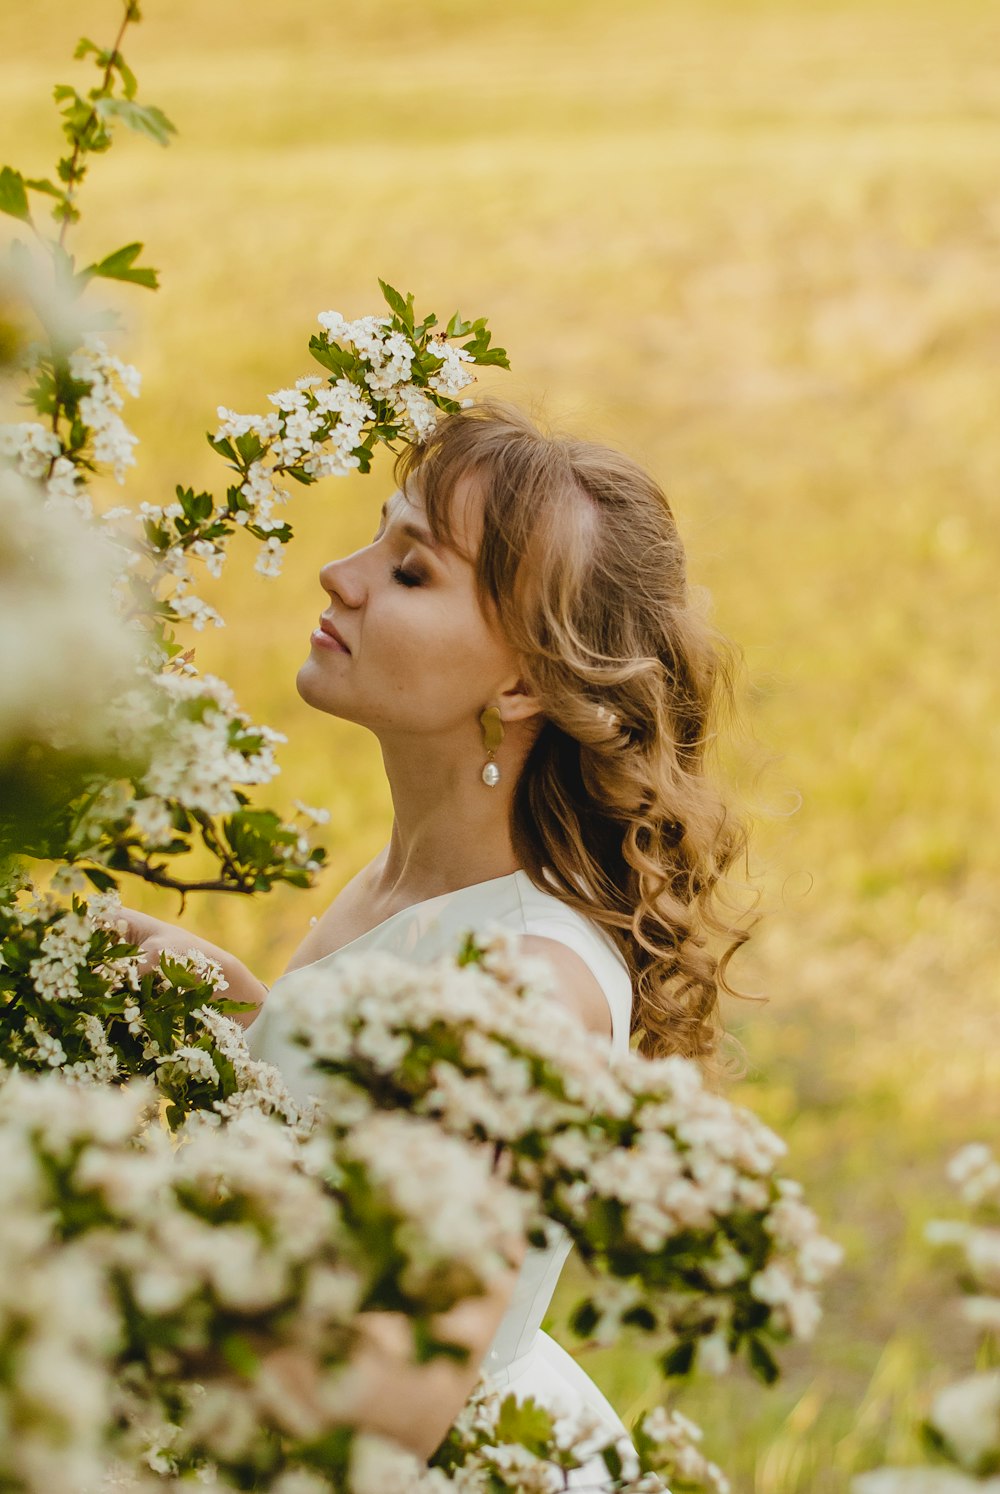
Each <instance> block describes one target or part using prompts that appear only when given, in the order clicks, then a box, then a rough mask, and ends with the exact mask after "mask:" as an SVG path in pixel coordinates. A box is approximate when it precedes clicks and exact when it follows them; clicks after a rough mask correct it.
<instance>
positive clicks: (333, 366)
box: [309, 337, 358, 374]
mask: <svg viewBox="0 0 1000 1494" xmlns="http://www.w3.org/2000/svg"><path fill="white" fill-rule="evenodd" d="M309 351H310V353H312V355H313V357H314V358H315V359H316V362H317V363H319V364H321V365H322V367H323V368H327V369H329V370H330V372H331V373H335V374H342V373H349V372H351V371H352V370H353V369H354V367H355V365H356V364H357V361H358V360H357V357H356V356H355V354H354V353H351V352H349V351H348V350H347V349H346V348H339V347H337V345H336V343H332V342H327V341H326V340H325V338H322V337H310V339H309Z"/></svg>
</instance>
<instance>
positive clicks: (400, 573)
mask: <svg viewBox="0 0 1000 1494" xmlns="http://www.w3.org/2000/svg"><path fill="white" fill-rule="evenodd" d="M392 574H393V577H394V578H395V580H397V581H398V582H399V584H400V586H420V585H421V584H422V581H423V578H422V577H421V576H414V575H413V574H412V572H411V571H404V569H403V567H402V566H401V565H394V566H393V568H392Z"/></svg>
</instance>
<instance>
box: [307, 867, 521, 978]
mask: <svg viewBox="0 0 1000 1494" xmlns="http://www.w3.org/2000/svg"><path fill="white" fill-rule="evenodd" d="M524 876H527V872H526V871H525V870H524V868H523V867H521V866H519V867H518V868H517V870H516V871H512V872H505V873H504V875H503V876H502V877H487V879H486V881H485V882H469V883H467V884H466V886H465V887H453V888H452V889H451V891H450V892H437V893H435V894H434V896H433V897H424V898H421V899H420V901H419V902H416V903H408V904H407V905H406V907H405V908H397V909H396V912H395V913H390V914H389V916H388V918H383V919H382V921H381V923H376V924H374V925H373V927H372V928H370V929H366V930H365V932H364V933H363V934H358V935H357V936H356V937H355V938H354V939H348V941H347V943H346V944H340V945H338V946H337V948H336V949H331V950H330V952H329V954H325V955H320V957H319V959H318V960H308V961H307V962H306V964H304V965H296V966H295V968H294V969H293V970H286V971H285V972H284V974H283V975H282V976H280V977H279V979H284V976H285V975H297V974H298V972H299V971H300V970H312V968H313V967H314V966H315V965H322V964H323V963H324V961H326V960H332V959H334V958H336V956H337V955H340V954H343V953H344V951H345V949H353V947H354V945H355V944H360V943H361V942H362V941H363V940H364V939H370V938H371V937H372V935H373V934H377V933H378V932H379V930H380V929H384V928H386V927H387V926H388V925H389V924H390V923H395V921H396V919H397V918H402V917H403V916H404V915H405V914H407V913H414V912H415V911H416V910H417V908H426V907H428V906H429V905H430V904H431V903H440V902H442V901H443V900H444V899H445V898H446V897H457V896H458V894H459V893H460V892H472V891H474V890H475V889H477V888H479V887H495V886H496V885H497V884H498V883H499V882H511V881H513V879H514V878H515V877H524Z"/></svg>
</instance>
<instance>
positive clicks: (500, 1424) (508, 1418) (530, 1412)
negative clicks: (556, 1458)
mask: <svg viewBox="0 0 1000 1494" xmlns="http://www.w3.org/2000/svg"><path fill="white" fill-rule="evenodd" d="M553 1432H554V1428H553V1424H552V1415H551V1412H549V1411H546V1410H545V1408H544V1406H540V1405H539V1404H538V1402H537V1401H535V1400H533V1399H532V1398H531V1397H528V1398H527V1399H525V1400H523V1401H518V1400H517V1399H516V1398H515V1397H514V1396H513V1395H508V1396H505V1397H504V1399H503V1402H502V1404H501V1406H500V1415H499V1416H498V1417H497V1429H496V1440H497V1442H498V1443H506V1442H514V1443H520V1444H521V1446H522V1447H526V1448H528V1450H529V1451H530V1452H534V1453H536V1454H537V1455H539V1456H541V1455H544V1453H545V1452H546V1451H547V1450H548V1448H549V1447H550V1445H551V1442H552V1437H553Z"/></svg>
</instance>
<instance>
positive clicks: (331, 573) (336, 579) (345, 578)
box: [319, 555, 361, 607]
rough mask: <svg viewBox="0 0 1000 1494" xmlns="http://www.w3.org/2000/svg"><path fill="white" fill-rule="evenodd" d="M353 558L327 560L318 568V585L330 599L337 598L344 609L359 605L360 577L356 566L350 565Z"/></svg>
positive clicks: (348, 556)
mask: <svg viewBox="0 0 1000 1494" xmlns="http://www.w3.org/2000/svg"><path fill="white" fill-rule="evenodd" d="M352 559H354V557H353V556H350V555H347V556H344V557H343V559H341V560H328V561H327V562H326V564H325V565H322V566H320V571H319V584H320V586H322V588H323V590H324V591H325V592H326V593H327V594H328V595H329V596H331V597H333V596H336V597H339V598H340V600H341V601H342V602H343V604H344V606H345V607H359V606H360V605H361V575H360V571H359V569H358V567H357V566H353V567H352V565H351V561H352Z"/></svg>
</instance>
